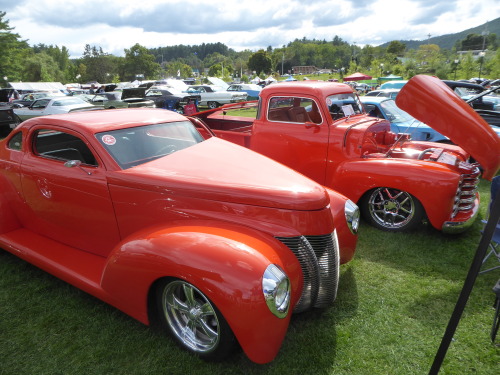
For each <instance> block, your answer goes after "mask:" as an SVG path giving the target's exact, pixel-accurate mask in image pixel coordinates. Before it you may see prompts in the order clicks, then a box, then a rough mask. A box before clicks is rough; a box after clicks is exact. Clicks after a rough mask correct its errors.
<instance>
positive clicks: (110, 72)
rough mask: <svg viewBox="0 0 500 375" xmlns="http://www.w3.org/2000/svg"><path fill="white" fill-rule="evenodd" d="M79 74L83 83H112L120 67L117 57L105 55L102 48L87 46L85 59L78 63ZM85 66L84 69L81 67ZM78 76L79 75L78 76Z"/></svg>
mask: <svg viewBox="0 0 500 375" xmlns="http://www.w3.org/2000/svg"><path fill="white" fill-rule="evenodd" d="M76 64H77V66H78V69H77V71H78V74H79V75H80V80H81V81H83V82H91V81H97V82H101V83H108V82H112V81H111V78H112V77H115V76H116V73H117V71H118V68H119V65H120V59H119V58H117V57H116V56H113V55H110V54H107V53H104V52H103V50H102V48H101V47H96V46H92V47H91V46H90V45H89V44H87V45H85V50H84V52H83V58H82V59H80V60H78V61H77V62H76ZM82 64H83V65H84V66H85V68H83V67H82V66H81V65H82ZM78 74H77V75H78Z"/></svg>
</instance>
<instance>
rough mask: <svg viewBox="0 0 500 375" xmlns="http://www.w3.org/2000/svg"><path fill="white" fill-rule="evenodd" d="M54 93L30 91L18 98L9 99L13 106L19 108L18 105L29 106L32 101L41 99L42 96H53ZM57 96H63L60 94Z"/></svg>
mask: <svg viewBox="0 0 500 375" xmlns="http://www.w3.org/2000/svg"><path fill="white" fill-rule="evenodd" d="M53 96H55V95H51V93H49V92H30V93H28V94H23V95H21V97H20V98H19V99H14V100H12V101H11V105H12V107H13V108H20V107H22V106H23V107H29V106H30V105H31V104H33V102H34V101H35V100H37V99H42V98H48V97H53ZM58 96H63V94H62V93H61V95H58Z"/></svg>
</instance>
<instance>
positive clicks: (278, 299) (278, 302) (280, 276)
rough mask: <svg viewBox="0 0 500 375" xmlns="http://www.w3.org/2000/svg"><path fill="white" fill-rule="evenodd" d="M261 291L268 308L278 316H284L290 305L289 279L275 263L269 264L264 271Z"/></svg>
mask: <svg viewBox="0 0 500 375" xmlns="http://www.w3.org/2000/svg"><path fill="white" fill-rule="evenodd" d="M262 292H263V293H264V299H265V301H266V304H267V307H268V308H269V310H271V312H272V313H273V314H274V315H276V316H277V317H278V318H281V319H283V318H284V317H286V316H287V314H288V309H289V307H290V294H291V287H290V280H289V279H288V276H287V275H286V274H285V272H283V270H282V269H281V268H279V267H278V266H277V265H275V264H270V265H269V266H267V268H266V270H265V271H264V275H263V276H262Z"/></svg>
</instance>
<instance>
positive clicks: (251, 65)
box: [248, 50, 272, 74]
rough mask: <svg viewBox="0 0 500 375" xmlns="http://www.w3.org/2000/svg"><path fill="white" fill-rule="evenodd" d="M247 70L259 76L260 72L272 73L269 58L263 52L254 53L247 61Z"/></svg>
mask: <svg viewBox="0 0 500 375" xmlns="http://www.w3.org/2000/svg"><path fill="white" fill-rule="evenodd" d="M248 69H250V70H252V71H254V72H256V73H257V74H260V73H261V72H263V73H265V74H269V73H271V71H272V64H271V58H270V57H269V55H268V53H267V52H266V51H264V50H260V51H257V52H255V53H254V54H253V55H252V56H250V58H249V59H248Z"/></svg>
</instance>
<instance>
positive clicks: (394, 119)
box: [359, 96, 450, 143]
mask: <svg viewBox="0 0 500 375" xmlns="http://www.w3.org/2000/svg"><path fill="white" fill-rule="evenodd" d="M359 99H360V100H361V102H362V103H363V105H364V107H365V111H366V112H367V113H368V114H369V115H370V116H373V117H378V118H382V119H386V120H387V121H389V122H390V123H391V130H392V131H393V132H394V133H409V134H411V139H413V140H414V141H428V142H447V143H449V142H450V140H449V139H448V138H447V137H445V136H444V135H441V134H440V133H438V132H437V131H435V130H434V129H432V128H431V127H429V126H428V125H426V124H424V123H423V122H420V121H418V120H417V119H416V118H414V117H412V116H411V115H410V114H408V113H406V112H405V111H403V110H402V109H399V107H398V106H397V105H396V102H395V101H394V99H390V98H386V97H380V96H361V97H360V98H359Z"/></svg>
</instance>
